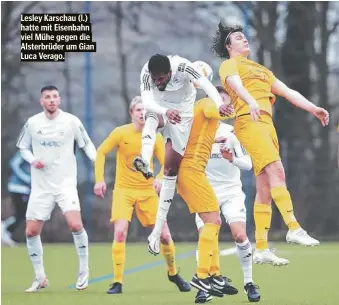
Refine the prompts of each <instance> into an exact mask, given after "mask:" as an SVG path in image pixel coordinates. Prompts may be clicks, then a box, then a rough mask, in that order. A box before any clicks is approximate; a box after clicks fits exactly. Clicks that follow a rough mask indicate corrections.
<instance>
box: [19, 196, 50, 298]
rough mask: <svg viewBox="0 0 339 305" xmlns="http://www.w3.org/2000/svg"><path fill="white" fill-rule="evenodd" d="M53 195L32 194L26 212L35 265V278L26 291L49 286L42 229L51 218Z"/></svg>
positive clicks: (29, 245)
mask: <svg viewBox="0 0 339 305" xmlns="http://www.w3.org/2000/svg"><path fill="white" fill-rule="evenodd" d="M53 200H54V199H53V196H52V195H51V194H47V195H45V194H36V193H32V194H31V195H30V198H29V201H28V205H27V212H26V230H25V235H26V244H27V251H28V255H29V257H30V260H31V262H32V265H33V269H34V273H35V279H34V281H33V283H32V285H31V287H30V288H28V289H26V290H25V292H38V291H39V290H40V289H41V288H46V287H47V286H48V279H47V276H46V273H45V269H44V264H43V248H42V243H41V238H40V234H41V230H42V227H43V223H44V221H46V220H48V219H49V218H50V215H51V213H52V211H53V208H54V201H53Z"/></svg>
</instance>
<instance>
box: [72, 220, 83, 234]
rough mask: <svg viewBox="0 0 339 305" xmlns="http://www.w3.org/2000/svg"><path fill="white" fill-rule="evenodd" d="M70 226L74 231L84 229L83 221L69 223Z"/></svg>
mask: <svg viewBox="0 0 339 305" xmlns="http://www.w3.org/2000/svg"><path fill="white" fill-rule="evenodd" d="M69 228H70V229H71V231H72V232H79V231H80V230H81V229H82V223H81V222H72V223H70V224H69Z"/></svg>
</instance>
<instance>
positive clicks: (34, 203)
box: [26, 188, 80, 221]
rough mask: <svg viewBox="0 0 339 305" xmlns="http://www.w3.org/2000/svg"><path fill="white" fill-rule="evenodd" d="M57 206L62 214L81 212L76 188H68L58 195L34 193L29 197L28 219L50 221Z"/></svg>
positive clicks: (57, 193)
mask: <svg viewBox="0 0 339 305" xmlns="http://www.w3.org/2000/svg"><path fill="white" fill-rule="evenodd" d="M55 204H57V205H58V206H59V207H60V209H61V211H62V213H63V214H65V213H66V212H69V211H80V201H79V196H78V190H77V189H76V188H66V189H63V190H61V191H60V192H56V193H45V192H39V191H38V192H37V191H35V192H34V191H32V193H31V195H30V196H29V200H28V205H27V212H26V219H29V220H42V221H46V220H48V219H50V217H51V214H52V212H53V210H54V207H55Z"/></svg>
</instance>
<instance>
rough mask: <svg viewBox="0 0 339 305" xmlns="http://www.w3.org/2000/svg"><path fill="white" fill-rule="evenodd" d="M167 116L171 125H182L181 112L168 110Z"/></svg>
mask: <svg viewBox="0 0 339 305" xmlns="http://www.w3.org/2000/svg"><path fill="white" fill-rule="evenodd" d="M166 116H167V118H168V121H169V122H170V123H171V124H174V125H175V124H176V123H180V122H181V116H180V114H179V111H178V110H175V109H168V110H167V111H166Z"/></svg>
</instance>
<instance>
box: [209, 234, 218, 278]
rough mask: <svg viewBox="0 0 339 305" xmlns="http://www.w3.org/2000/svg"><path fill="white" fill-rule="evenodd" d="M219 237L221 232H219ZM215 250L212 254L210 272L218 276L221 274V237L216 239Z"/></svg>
mask: <svg viewBox="0 0 339 305" xmlns="http://www.w3.org/2000/svg"><path fill="white" fill-rule="evenodd" d="M218 237H219V234H218ZM213 248H214V252H213V255H212V260H211V267H210V271H209V274H210V275H212V274H215V275H216V276H219V275H220V261H219V238H217V239H216V240H215V243H214V247H213Z"/></svg>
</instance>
